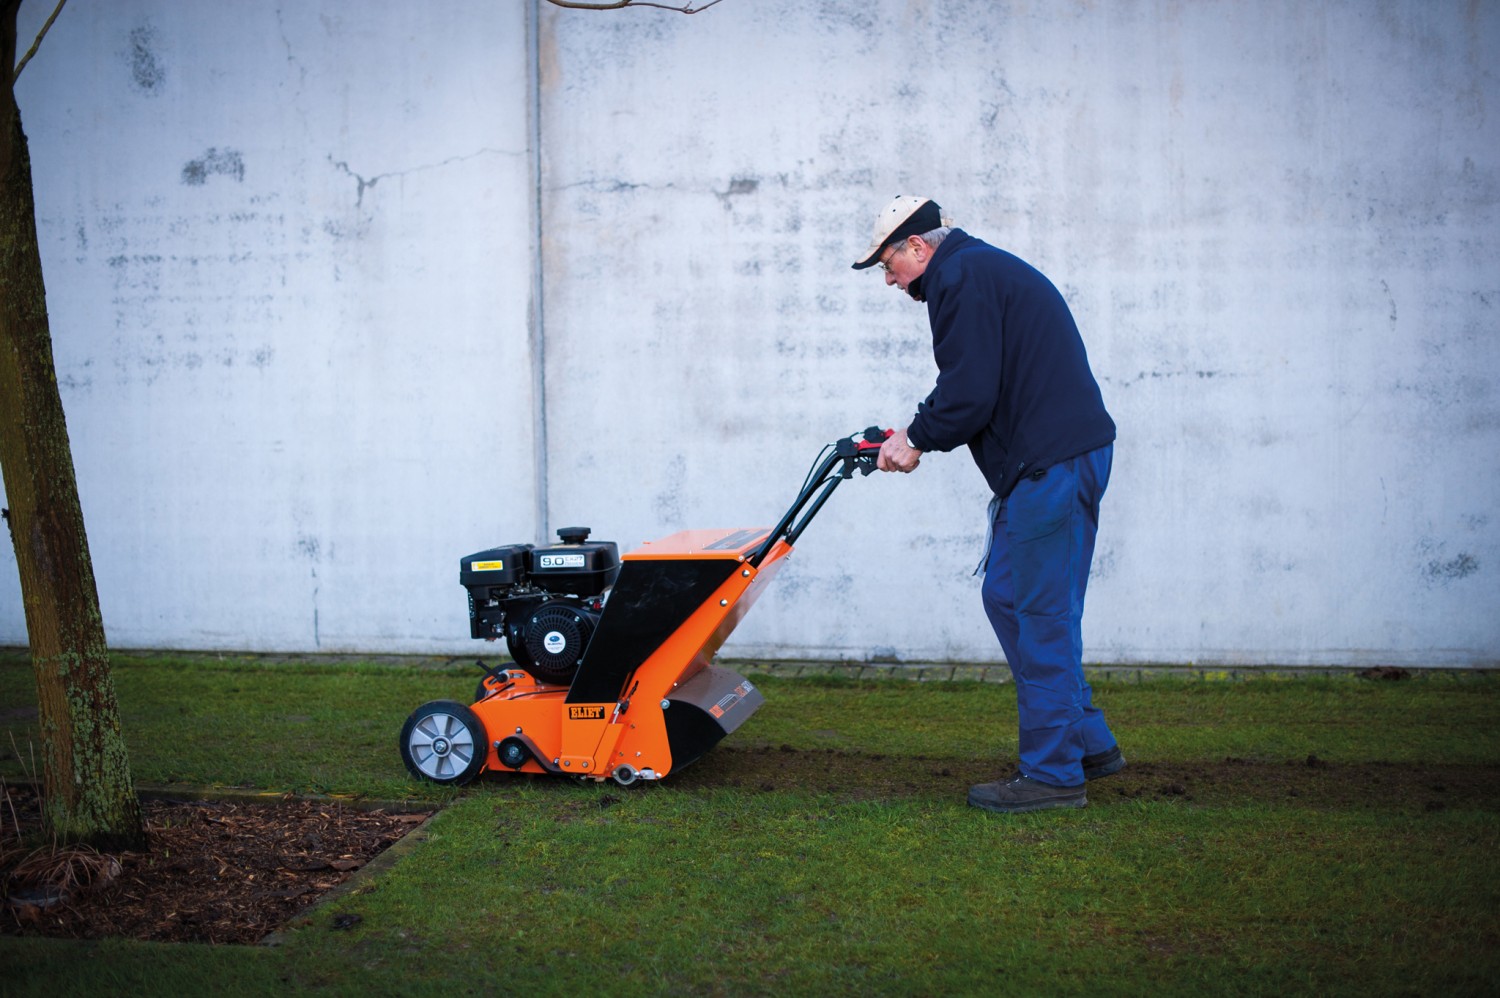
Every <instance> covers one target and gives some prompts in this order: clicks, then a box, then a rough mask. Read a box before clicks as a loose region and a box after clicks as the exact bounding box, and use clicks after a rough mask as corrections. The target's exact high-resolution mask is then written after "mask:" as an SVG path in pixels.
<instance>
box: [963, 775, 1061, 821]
mask: <svg viewBox="0 0 1500 998" xmlns="http://www.w3.org/2000/svg"><path fill="white" fill-rule="evenodd" d="M1088 802H1089V799H1088V797H1086V796H1085V795H1084V788H1083V786H1082V785H1080V786H1076V787H1054V786H1053V785H1052V784H1050V783H1043V782H1041V781H1040V780H1033V779H1032V778H1031V777H1029V776H1019V775H1018V776H1014V777H1012V778H1011V779H1010V780H1008V781H996V782H994V783H981V784H979V786H977V787H970V788H969V806H970V807H982V808H984V809H985V810H986V811H999V812H1001V813H1002V814H1020V813H1021V812H1023V811H1045V810H1046V809H1047V808H1050V807H1085V806H1087V805H1088Z"/></svg>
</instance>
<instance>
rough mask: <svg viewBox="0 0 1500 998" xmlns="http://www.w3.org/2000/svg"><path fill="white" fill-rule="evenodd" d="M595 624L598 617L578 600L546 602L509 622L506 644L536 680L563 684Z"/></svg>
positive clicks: (575, 667)
mask: <svg viewBox="0 0 1500 998" xmlns="http://www.w3.org/2000/svg"><path fill="white" fill-rule="evenodd" d="M598 623H599V614H598V613H597V612H595V611H593V610H591V609H589V608H588V607H586V606H584V605H583V604H582V603H580V602H578V601H575V600H567V599H556V600H549V601H548V602H546V603H542V604H541V605H540V606H538V607H536V608H535V609H533V610H532V611H531V612H530V613H527V614H523V615H519V616H517V617H515V618H513V619H512V621H511V625H510V626H509V627H507V628H506V644H507V645H508V646H509V648H510V657H511V658H513V659H515V661H516V664H517V665H519V666H521V668H523V669H525V670H526V671H527V672H530V673H531V674H532V675H533V676H535V677H536V678H537V679H539V680H541V681H542V682H544V683H556V684H558V685H566V684H568V683H570V682H572V681H573V673H574V672H575V671H577V669H578V660H579V659H581V658H582V657H583V651H584V649H585V648H587V647H588V643H589V638H591V637H593V634H594V627H595V626H596V625H597V624H598Z"/></svg>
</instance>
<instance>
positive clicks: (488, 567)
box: [469, 561, 505, 572]
mask: <svg viewBox="0 0 1500 998" xmlns="http://www.w3.org/2000/svg"><path fill="white" fill-rule="evenodd" d="M504 568H505V562H503V561H471V562H469V571H471V572H499V571H502V570H503V569H504Z"/></svg>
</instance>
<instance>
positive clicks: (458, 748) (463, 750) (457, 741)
mask: <svg viewBox="0 0 1500 998" xmlns="http://www.w3.org/2000/svg"><path fill="white" fill-rule="evenodd" d="M488 748H489V746H488V743H487V742H486V740H485V732H484V724H483V722H481V721H480V720H479V718H478V717H476V716H475V714H474V712H473V711H472V710H470V709H469V708H468V707H465V706H464V705H463V704H461V703H459V702H458V701H456V700H433V701H432V702H430V703H424V704H423V705H422V706H420V707H418V708H417V709H416V710H414V711H412V714H411V716H410V717H408V718H407V719H406V723H405V724H403V725H402V726H401V761H402V762H404V763H406V769H407V771H408V772H410V773H411V775H413V776H415V777H416V778H417V779H419V780H431V781H432V782H433V783H468V782H469V781H470V780H472V779H473V778H474V777H476V776H478V775H479V771H480V770H481V769H483V768H484V758H485V755H486V754H487V753H488Z"/></svg>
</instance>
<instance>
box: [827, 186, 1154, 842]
mask: <svg viewBox="0 0 1500 998" xmlns="http://www.w3.org/2000/svg"><path fill="white" fill-rule="evenodd" d="M877 264H878V265H879V266H880V267H881V269H883V270H884V271H885V283H886V284H887V285H892V284H894V285H895V286H896V287H898V288H900V289H901V290H902V291H905V292H906V293H907V294H908V295H910V296H911V297H912V299H913V300H915V301H918V302H925V303H926V305H927V318H928V321H929V322H930V323H931V326H932V349H933V355H934V357H935V358H936V360H937V366H938V376H937V384H936V386H935V387H934V388H933V390H932V393H931V394H930V395H928V396H927V399H926V401H924V402H921V403H919V404H918V405H917V412H916V415H915V416H913V417H912V420H911V423H910V425H908V426H907V427H906V429H905V430H904V431H903V432H899V433H896V434H894V435H893V436H892V437H890V439H888V440H887V441H886V442H885V444H884V446H882V447H881V450H880V457H879V461H878V465H879V467H880V469H881V470H882V471H900V472H910V471H913V470H915V469H916V467H917V464H918V462H919V460H920V459H921V456H922V454H923V452H925V451H949V450H953V449H954V448H955V447H958V446H959V445H961V444H967V445H968V446H969V451H970V453H971V454H972V455H973V457H974V462H975V463H976V464H977V465H978V466H979V470H980V471H981V472H982V473H983V474H984V477H985V480H986V481H987V482H988V483H989V486H990V488H991V489H992V490H993V491H994V499H993V500H992V501H991V503H990V509H989V527H990V541H989V550H988V552H987V553H986V555H985V560H984V565H983V567H984V585H983V596H984V609H985V613H986V614H987V615H988V617H989V619H990V624H991V626H993V627H994V629H995V634H996V636H997V637H998V638H999V639H1000V647H1001V648H1002V649H1003V650H1004V652H1005V659H1006V661H1007V662H1008V663H1009V664H1010V668H1011V672H1012V674H1013V675H1014V676H1015V680H1016V704H1017V710H1018V712H1019V715H1020V772H1019V773H1017V774H1016V775H1015V776H1014V777H1012V778H1011V779H1009V780H1001V781H998V782H995V783H984V784H980V785H979V786H976V787H973V788H971V789H970V790H969V803H970V804H971V805H973V806H975V807H981V808H985V809H987V810H990V811H1000V812H1005V813H1013V812H1021V811H1037V810H1042V809H1044V808H1052V807H1084V806H1085V805H1086V804H1087V803H1088V798H1087V796H1086V794H1085V787H1086V781H1088V780H1091V779H1097V778H1099V777H1101V776H1108V775H1110V774H1111V773H1116V772H1119V771H1120V769H1122V768H1123V767H1124V765H1125V758H1124V756H1122V755H1121V754H1120V748H1119V745H1118V744H1117V743H1116V741H1115V736H1114V735H1113V733H1111V731H1110V730H1109V726H1108V725H1107V724H1106V723H1105V722H1104V714H1103V712H1102V711H1100V710H1099V709H1098V708H1097V707H1095V706H1094V704H1093V701H1092V692H1091V691H1090V689H1089V684H1088V682H1087V681H1086V680H1085V679H1084V676H1083V639H1082V633H1081V626H1080V625H1081V622H1082V619H1083V596H1084V589H1085V588H1086V587H1087V585H1088V578H1089V563H1090V562H1091V561H1092V560H1093V555H1094V534H1095V531H1096V530H1097V529H1098V524H1099V499H1100V497H1101V496H1102V495H1103V494H1104V488H1105V485H1106V484H1107V483H1108V482H1109V470H1110V459H1111V456H1112V454H1113V451H1114V439H1115V424H1114V420H1112V419H1111V418H1110V416H1109V413H1108V412H1107V411H1105V408H1104V401H1103V398H1102V397H1101V396H1100V394H1099V385H1098V383H1097V382H1096V381H1095V380H1094V375H1093V372H1092V371H1091V370H1090V369H1089V362H1088V356H1087V354H1086V353H1085V351H1084V346H1083V339H1082V338H1081V337H1080V336H1079V333H1078V327H1077V325H1076V324H1075V323H1074V322H1073V316H1072V313H1071V312H1069V310H1068V306H1067V303H1066V302H1064V301H1063V297H1062V295H1061V294H1059V293H1058V290H1057V288H1055V287H1053V285H1052V282H1051V281H1049V280H1047V278H1046V277H1045V276H1043V275H1042V274H1041V272H1039V271H1038V270H1036V269H1035V268H1034V267H1032V266H1031V265H1030V264H1028V263H1026V262H1025V261H1023V260H1021V259H1019V258H1017V257H1015V256H1012V255H1011V254H1009V253H1007V252H1005V251H1004V250H1000V249H997V248H995V247H993V246H990V245H988V244H987V243H985V242H983V241H981V240H979V239H976V238H975V237H973V236H971V235H969V234H968V233H966V232H964V231H963V230H962V229H957V228H950V227H949V224H948V223H947V220H946V219H944V218H943V217H942V212H941V209H940V208H939V207H938V206H937V204H936V203H934V202H933V201H931V200H930V199H928V198H921V197H905V196H903V197H898V198H896V200H895V201H893V202H891V204H890V205H889V206H888V207H887V208H886V209H885V210H883V211H882V212H881V213H880V214H879V216H878V217H877V218H876V220H875V232H874V238H873V239H872V240H871V242H870V245H869V246H868V247H867V248H866V250H865V252H864V254H863V255H862V256H861V257H860V259H859V261H858V262H857V263H855V264H854V268H855V269H856V270H862V269H864V268H866V267H872V266H875V265H877Z"/></svg>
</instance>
